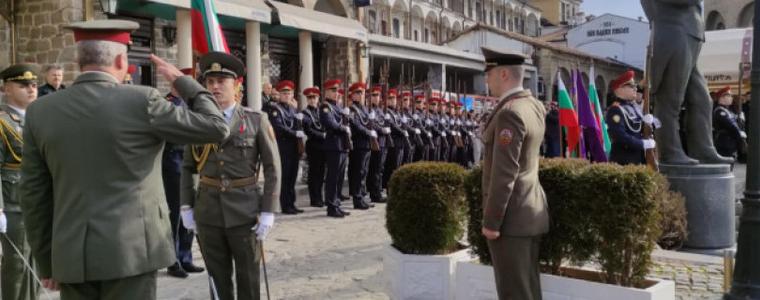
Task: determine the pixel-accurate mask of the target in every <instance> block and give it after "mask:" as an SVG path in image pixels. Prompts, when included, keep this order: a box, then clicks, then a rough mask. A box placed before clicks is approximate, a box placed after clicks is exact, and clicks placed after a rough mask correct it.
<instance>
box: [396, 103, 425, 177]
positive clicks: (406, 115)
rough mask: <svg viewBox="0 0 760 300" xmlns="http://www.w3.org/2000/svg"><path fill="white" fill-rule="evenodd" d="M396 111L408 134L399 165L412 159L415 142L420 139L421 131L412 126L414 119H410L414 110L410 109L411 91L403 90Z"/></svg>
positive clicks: (415, 146)
mask: <svg viewBox="0 0 760 300" xmlns="http://www.w3.org/2000/svg"><path fill="white" fill-rule="evenodd" d="M397 111H398V112H399V114H400V116H401V123H402V124H403V125H402V126H403V129H404V131H406V133H407V135H409V143H408V144H405V145H404V156H403V160H402V161H401V162H400V163H399V166H401V165H403V164H406V163H411V162H412V161H413V159H414V153H415V149H416V148H417V142H421V141H422V139H421V138H420V133H421V131H420V130H419V129H416V128H415V127H414V120H413V119H412V115H414V111H413V110H412V93H411V92H409V91H405V92H402V93H401V106H400V107H398V109H397ZM420 144H421V143H420Z"/></svg>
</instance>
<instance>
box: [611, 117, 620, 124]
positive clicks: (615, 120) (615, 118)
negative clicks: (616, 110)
mask: <svg viewBox="0 0 760 300" xmlns="http://www.w3.org/2000/svg"><path fill="white" fill-rule="evenodd" d="M612 122H615V123H620V115H613V116H612Z"/></svg>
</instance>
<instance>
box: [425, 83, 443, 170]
mask: <svg viewBox="0 0 760 300" xmlns="http://www.w3.org/2000/svg"><path fill="white" fill-rule="evenodd" d="M440 105H441V99H440V98H437V97H431V98H430V99H428V112H427V120H426V121H425V125H426V126H427V128H428V130H429V131H430V132H431V133H432V135H433V137H432V141H433V143H432V146H431V147H430V150H429V151H428V152H429V154H428V159H429V160H430V161H441V157H442V154H443V151H444V149H443V148H444V147H445V145H444V142H443V140H444V139H445V138H446V133H445V132H443V131H442V130H441V129H442V127H441V116H440V115H439V114H438V109H439V107H440Z"/></svg>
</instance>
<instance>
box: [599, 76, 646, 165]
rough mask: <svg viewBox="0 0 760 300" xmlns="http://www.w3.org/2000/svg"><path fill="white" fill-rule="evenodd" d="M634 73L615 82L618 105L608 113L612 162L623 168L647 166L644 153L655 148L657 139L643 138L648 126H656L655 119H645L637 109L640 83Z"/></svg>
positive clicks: (613, 82)
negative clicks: (637, 84) (645, 128)
mask: <svg viewBox="0 0 760 300" xmlns="http://www.w3.org/2000/svg"><path fill="white" fill-rule="evenodd" d="M633 76H634V73H633V71H628V72H625V73H623V74H621V75H620V76H619V77H618V78H617V79H615V80H614V81H612V91H613V93H614V97H615V104H612V105H611V106H610V107H609V108H608V109H607V116H606V117H605V121H606V122H607V132H608V133H609V134H610V138H611V139H612V150H611V151H610V161H613V162H616V163H618V164H621V165H627V164H644V163H646V159H645V158H644V151H646V150H647V149H652V148H654V147H655V141H654V140H653V139H645V138H644V137H643V130H642V129H643V128H644V126H643V125H644V123H647V124H652V123H653V122H654V117H653V116H652V115H646V116H642V115H641V114H640V113H639V110H638V109H636V106H635V104H634V100H636V82H635V81H634V80H633Z"/></svg>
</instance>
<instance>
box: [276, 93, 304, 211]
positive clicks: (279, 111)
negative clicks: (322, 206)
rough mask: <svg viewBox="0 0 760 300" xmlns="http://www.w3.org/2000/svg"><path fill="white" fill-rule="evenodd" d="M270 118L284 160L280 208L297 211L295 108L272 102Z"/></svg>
mask: <svg viewBox="0 0 760 300" xmlns="http://www.w3.org/2000/svg"><path fill="white" fill-rule="evenodd" d="M270 107H271V110H270V112H269V118H270V120H272V127H273V128H274V132H275V136H276V138H277V148H278V149H279V152H280V161H281V162H282V179H281V181H280V182H281V188H280V208H281V209H282V212H283V213H289V214H292V213H296V210H297V209H296V176H297V175H298V161H299V159H298V141H297V139H298V138H297V137H296V118H295V114H296V113H295V110H294V109H293V108H292V107H290V106H289V105H287V104H282V103H275V104H272V105H271V106H270Z"/></svg>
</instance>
